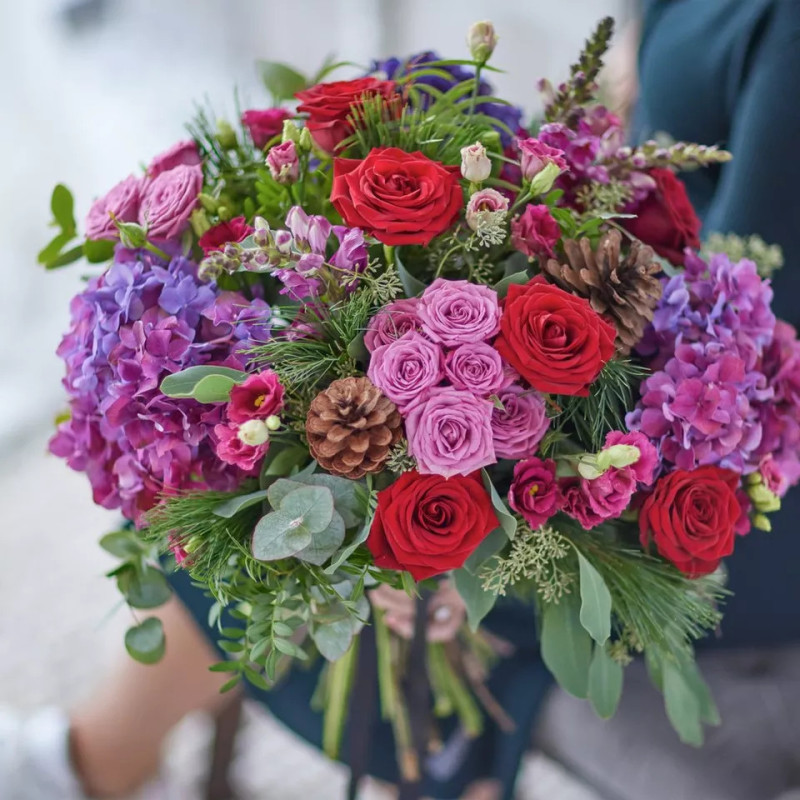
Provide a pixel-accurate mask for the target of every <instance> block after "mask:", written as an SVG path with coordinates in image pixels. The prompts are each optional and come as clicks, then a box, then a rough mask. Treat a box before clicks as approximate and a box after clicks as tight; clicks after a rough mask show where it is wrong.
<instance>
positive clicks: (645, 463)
mask: <svg viewBox="0 0 800 800" xmlns="http://www.w3.org/2000/svg"><path fill="white" fill-rule="evenodd" d="M615 444H627V445H632V446H633V447H636V448H638V450H639V460H638V461H637V462H636V463H635V464H631V465H630V469H632V470H633V474H634V475H635V476H636V480H637V481H638V482H639V483H643V484H644V485H645V486H650V485H651V484H652V483H653V480H654V479H655V476H656V469H657V468H658V466H659V463H658V450H656V448H655V447H654V446H653V443H652V442H651V441H650V440H649V439H648V438H647V437H646V436H645V435H644V434H643V433H639V431H630V432H628V433H623V432H622V431H609V432H608V434H606V441H605V446H606V447H613V446H614V445H615Z"/></svg>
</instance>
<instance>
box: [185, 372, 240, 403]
mask: <svg viewBox="0 0 800 800" xmlns="http://www.w3.org/2000/svg"><path fill="white" fill-rule="evenodd" d="M236 383H237V381H235V380H233V378H229V377H228V376H227V375H206V377H205V378H201V379H200V380H199V381H198V382H197V384H196V385H195V387H194V391H193V392H192V396H193V397H194V399H195V400H197V402H198V403H226V402H228V400H230V396H231V389H233V387H234V386H236Z"/></svg>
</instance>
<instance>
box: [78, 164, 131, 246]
mask: <svg viewBox="0 0 800 800" xmlns="http://www.w3.org/2000/svg"><path fill="white" fill-rule="evenodd" d="M143 183H144V182H143V180H142V179H141V178H137V177H135V176H133V175H129V176H128V177H127V178H125V180H124V181H120V182H119V183H118V184H117V185H116V186H115V187H114V188H113V189H111V191H109V192H108V194H107V195H105V197H101V198H99V199H98V200H95V201H94V203H93V204H92V207H91V209H89V213H88V215H87V216H86V238H87V239H119V232H118V231H117V227H116V225H114V221H113V220H112V219H111V215H112V214H114V216H115V217H116V218H117V219H118V220H119V221H120V222H136V217H137V215H138V214H139V203H140V201H141V197H142V187H143Z"/></svg>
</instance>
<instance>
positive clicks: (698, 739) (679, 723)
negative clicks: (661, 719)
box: [661, 660, 703, 747]
mask: <svg viewBox="0 0 800 800" xmlns="http://www.w3.org/2000/svg"><path fill="white" fill-rule="evenodd" d="M661 669H662V674H663V678H664V706H665V708H666V710H667V717H669V721H670V722H671V723H672V727H673V728H675V730H676V732H677V734H678V736H679V737H680V740H681V741H682V742H683V743H684V744H690V745H693V746H695V747H700V745H701V744H703V725H702V723H701V721H700V702H699V700H698V698H697V695H696V694H695V693H694V691H693V690H692V688H691V686H690V685H689V684H688V683H687V682H686V680H685V679H684V677H683V675H682V674H681V672H680V670H679V669H678V667H677V665H676V664H675V663H673V662H672V661H667V660H664V661H662V664H661Z"/></svg>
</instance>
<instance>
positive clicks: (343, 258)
mask: <svg viewBox="0 0 800 800" xmlns="http://www.w3.org/2000/svg"><path fill="white" fill-rule="evenodd" d="M333 233H334V235H335V236H336V238H337V239H338V240H339V248H338V250H337V251H336V252H335V253H334V254H333V255H332V256H331V258H330V260H329V262H328V263H330V264H333V266H334V267H337V268H338V269H340V270H343V271H344V272H363V271H364V270H365V269H366V268H367V261H368V258H369V254H368V252H367V243H366V241H365V240H364V233H363V232H362V231H361V229H360V228H347V227H345V226H344V225H334V226H333Z"/></svg>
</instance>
